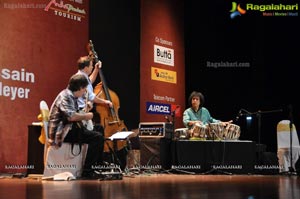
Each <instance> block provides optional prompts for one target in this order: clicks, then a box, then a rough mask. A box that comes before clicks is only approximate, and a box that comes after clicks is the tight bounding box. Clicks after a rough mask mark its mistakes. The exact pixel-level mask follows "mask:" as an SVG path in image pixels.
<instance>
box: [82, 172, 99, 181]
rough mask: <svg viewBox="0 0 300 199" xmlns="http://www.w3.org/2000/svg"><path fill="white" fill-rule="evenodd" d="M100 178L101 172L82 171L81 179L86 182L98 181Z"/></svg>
mask: <svg viewBox="0 0 300 199" xmlns="http://www.w3.org/2000/svg"><path fill="white" fill-rule="evenodd" d="M101 177H102V174H101V171H99V170H92V171H83V172H82V175H81V178H82V179H86V180H95V179H100V178H101Z"/></svg>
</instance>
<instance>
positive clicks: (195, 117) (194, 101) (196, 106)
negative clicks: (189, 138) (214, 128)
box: [183, 91, 232, 129]
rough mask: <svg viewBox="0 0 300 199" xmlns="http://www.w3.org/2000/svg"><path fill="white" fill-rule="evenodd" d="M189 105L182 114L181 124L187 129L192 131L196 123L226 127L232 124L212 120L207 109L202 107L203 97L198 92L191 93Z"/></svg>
mask: <svg viewBox="0 0 300 199" xmlns="http://www.w3.org/2000/svg"><path fill="white" fill-rule="evenodd" d="M189 103H190V107H189V108H187V109H186V110H185V111H184V112H183V124H184V126H185V127H186V128H188V129H192V127H193V126H194V125H195V124H196V123H198V124H200V125H207V124H209V123H221V124H222V125H223V126H226V125H228V124H230V123H231V122H232V121H228V122H222V121H220V120H217V119H215V118H213V117H212V116H211V115H210V113H209V111H208V110H207V108H205V107H203V104H204V96H203V95H202V93H200V92H197V91H193V92H192V93H191V94H190V96H189Z"/></svg>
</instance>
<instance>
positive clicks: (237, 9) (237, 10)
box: [230, 2, 246, 19]
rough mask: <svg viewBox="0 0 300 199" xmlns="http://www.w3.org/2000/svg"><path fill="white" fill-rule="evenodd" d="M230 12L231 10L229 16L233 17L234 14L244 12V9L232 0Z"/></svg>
mask: <svg viewBox="0 0 300 199" xmlns="http://www.w3.org/2000/svg"><path fill="white" fill-rule="evenodd" d="M230 12H231V14H230V18H231V19H234V18H235V17H236V16H241V15H243V14H245V13H246V10H244V9H243V8H241V5H240V4H238V5H237V3H236V2H232V8H231V10H230Z"/></svg>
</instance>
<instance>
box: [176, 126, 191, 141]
mask: <svg viewBox="0 0 300 199" xmlns="http://www.w3.org/2000/svg"><path fill="white" fill-rule="evenodd" d="M188 138H189V129H188V128H178V129H175V132H174V139H175V140H184V139H188Z"/></svg>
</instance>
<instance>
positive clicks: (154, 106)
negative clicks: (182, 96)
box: [146, 102, 171, 115]
mask: <svg viewBox="0 0 300 199" xmlns="http://www.w3.org/2000/svg"><path fill="white" fill-rule="evenodd" d="M146 109H147V113H150V114H163V115H170V114H171V105H170V104H160V103H153V102H146Z"/></svg>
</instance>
